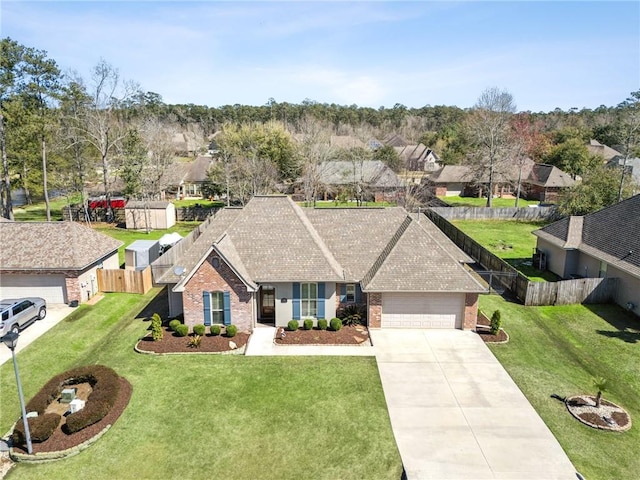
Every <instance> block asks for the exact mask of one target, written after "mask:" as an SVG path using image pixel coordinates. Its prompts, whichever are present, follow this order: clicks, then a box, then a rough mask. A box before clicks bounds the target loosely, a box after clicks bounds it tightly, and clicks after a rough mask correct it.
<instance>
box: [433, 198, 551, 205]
mask: <svg viewBox="0 0 640 480" xmlns="http://www.w3.org/2000/svg"><path fill="white" fill-rule="evenodd" d="M438 198H439V199H440V200H442V201H443V202H446V203H448V204H449V205H451V206H452V207H486V206H487V199H486V197H482V198H478V197H460V196H452V197H447V196H444V197H438ZM539 203H540V202H539V201H538V200H524V199H522V198H521V199H520V200H518V207H528V206H529V205H538V204H539ZM491 205H492V206H493V207H515V206H516V199H515V198H502V197H497V198H494V199H492V200H491Z"/></svg>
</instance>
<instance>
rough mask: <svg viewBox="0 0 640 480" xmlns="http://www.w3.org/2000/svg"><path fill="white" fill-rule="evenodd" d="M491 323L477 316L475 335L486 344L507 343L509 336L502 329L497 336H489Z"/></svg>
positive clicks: (481, 316)
mask: <svg viewBox="0 0 640 480" xmlns="http://www.w3.org/2000/svg"><path fill="white" fill-rule="evenodd" d="M490 330H491V322H490V321H489V320H488V319H486V318H484V316H483V315H478V323H477V324H476V333H477V334H478V335H480V338H482V340H484V341H485V342H486V343H507V342H508V341H509V335H508V334H507V332H505V331H504V329H502V328H501V329H500V331H499V332H498V334H497V335H492V334H491V331H490Z"/></svg>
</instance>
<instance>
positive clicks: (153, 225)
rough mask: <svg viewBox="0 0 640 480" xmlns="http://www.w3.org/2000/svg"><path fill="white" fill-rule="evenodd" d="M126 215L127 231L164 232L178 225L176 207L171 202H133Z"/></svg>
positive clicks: (126, 208)
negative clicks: (149, 230) (150, 230)
mask: <svg viewBox="0 0 640 480" xmlns="http://www.w3.org/2000/svg"><path fill="white" fill-rule="evenodd" d="M124 215H125V222H126V226H127V230H148V229H152V230H163V229H167V228H171V227H173V226H174V225H175V224H176V207H175V205H174V204H173V203H171V202H162V201H160V202H157V201H133V200H131V201H129V202H128V203H127V205H126V207H125V208H124Z"/></svg>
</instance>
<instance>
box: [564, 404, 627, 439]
mask: <svg viewBox="0 0 640 480" xmlns="http://www.w3.org/2000/svg"><path fill="white" fill-rule="evenodd" d="M565 405H566V406H567V410H569V413H571V415H573V416H574V417H575V418H577V419H578V420H580V421H581V422H582V423H584V424H585V425H588V426H590V427H593V428H599V429H601V430H612V431H614V432H624V431H626V430H629V429H630V428H631V417H630V416H629V413H628V412H627V411H626V410H625V409H624V408H622V407H620V406H618V405H616V404H615V403H612V402H609V401H607V400H602V401H601V402H600V408H596V397H594V396H593V395H575V396H573V397H569V398H567V399H566V400H565Z"/></svg>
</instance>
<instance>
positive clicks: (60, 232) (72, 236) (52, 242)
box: [0, 222, 122, 270]
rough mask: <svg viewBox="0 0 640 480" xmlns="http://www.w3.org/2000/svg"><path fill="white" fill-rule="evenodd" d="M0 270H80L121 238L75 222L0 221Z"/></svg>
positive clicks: (106, 254)
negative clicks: (0, 247) (0, 246)
mask: <svg viewBox="0 0 640 480" xmlns="http://www.w3.org/2000/svg"><path fill="white" fill-rule="evenodd" d="M0 243H1V244H2V249H0V270H83V269H84V268H86V267H88V266H89V265H91V264H92V263H94V262H96V261H98V260H100V259H102V258H104V257H106V256H108V255H110V254H111V253H113V252H115V251H116V250H117V249H118V247H120V246H121V245H122V242H121V241H120V240H116V239H114V238H112V237H109V236H107V235H104V234H102V233H100V232H97V231H95V230H93V229H92V228H90V227H85V226H84V225H82V224H80V223H76V222H1V223H0Z"/></svg>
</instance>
